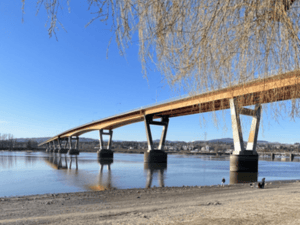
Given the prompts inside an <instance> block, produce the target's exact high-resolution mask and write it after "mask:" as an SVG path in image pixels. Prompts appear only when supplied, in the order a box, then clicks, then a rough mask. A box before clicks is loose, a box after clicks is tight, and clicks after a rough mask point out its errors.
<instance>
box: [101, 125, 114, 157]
mask: <svg viewBox="0 0 300 225" xmlns="http://www.w3.org/2000/svg"><path fill="white" fill-rule="evenodd" d="M103 135H108V136H109V139H108V142H107V147H106V148H104V142H103ZM112 135H113V131H112V130H108V132H104V130H103V129H101V130H99V150H98V151H97V156H98V158H102V159H103V158H108V159H109V158H113V157H114V153H113V151H112V150H111V143H112Z"/></svg>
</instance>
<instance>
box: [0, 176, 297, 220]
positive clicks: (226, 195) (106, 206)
mask: <svg viewBox="0 0 300 225" xmlns="http://www.w3.org/2000/svg"><path fill="white" fill-rule="evenodd" d="M299 189H300V180H286V181H272V182H266V186H265V189H257V188H251V187H250V184H249V183H244V184H233V185H225V186H224V187H221V186H220V185H213V186H193V187H191V186H183V187H155V188H148V189H139V188H137V189H116V190H106V191H91V192H75V193H62V194H44V195H30V196H21V197H20V196H18V197H7V198H0V208H1V210H0V224H15V223H21V224H24V223H25V224H42V223H47V224H83V223H84V224H117V223H118V224H148V223H152V224H199V223H201V224H239V223H242V224H265V223H271V224H287V223H292V224H296V223H298V222H300V215H298V208H299V207H300V201H299V200H300V195H299V193H300V191H299Z"/></svg>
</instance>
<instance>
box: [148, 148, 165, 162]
mask: <svg viewBox="0 0 300 225" xmlns="http://www.w3.org/2000/svg"><path fill="white" fill-rule="evenodd" d="M167 159H168V156H167V153H165V152H164V151H162V150H150V151H147V152H145V153H144V163H167Z"/></svg>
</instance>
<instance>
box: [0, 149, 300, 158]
mask: <svg viewBox="0 0 300 225" xmlns="http://www.w3.org/2000/svg"><path fill="white" fill-rule="evenodd" d="M0 151H7V152H30V153H32V152H45V149H13V150H9V149H0ZM112 151H113V152H114V153H125V154H144V152H146V151H147V150H144V149H140V150H135V149H133V150H127V149H113V150H112ZM79 152H80V153H97V151H93V150H79ZM165 152H166V153H167V154H170V155H192V156H193V155H204V156H205V155H207V156H230V155H231V153H225V152H224V153H220V152H219V153H215V152H186V151H181V152H173V151H166V150H165ZM271 154H276V155H280V156H286V157H288V156H289V155H290V154H293V155H294V156H297V157H299V156H300V153H299V152H263V153H262V152H258V155H259V157H264V156H271Z"/></svg>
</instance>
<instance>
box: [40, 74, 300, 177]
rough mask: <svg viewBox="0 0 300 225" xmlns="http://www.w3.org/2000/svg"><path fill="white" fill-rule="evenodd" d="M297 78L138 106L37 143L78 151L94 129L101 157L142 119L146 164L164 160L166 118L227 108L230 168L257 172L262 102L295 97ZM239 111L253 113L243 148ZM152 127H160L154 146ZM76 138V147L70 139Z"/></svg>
mask: <svg viewBox="0 0 300 225" xmlns="http://www.w3.org/2000/svg"><path fill="white" fill-rule="evenodd" d="M299 76H300V71H291V72H287V73H283V74H280V75H276V76H271V77H267V78H264V79H256V80H253V81H251V82H247V83H244V84H239V85H235V86H231V87H227V88H222V89H219V90H215V91H210V92H206V93H201V94H196V95H193V96H189V97H185V98H180V99H175V100H171V101H166V102H163V103H160V104H155V105H151V106H148V107H142V108H139V109H136V110H132V111H129V112H125V113H122V114H118V115H114V116H111V117H107V118H104V119H101V120H97V121H94V122H91V123H87V124H84V125H81V126H78V127H75V128H73V129H70V130H67V131H65V132H62V133H60V134H58V135H56V136H54V137H52V138H50V139H49V140H47V141H45V142H43V143H41V144H39V146H42V145H47V150H46V151H48V152H58V153H67V152H68V153H69V154H79V150H78V144H79V136H80V135H82V134H84V133H87V132H90V131H95V130H98V131H99V143H100V147H99V151H98V156H99V157H100V158H112V157H113V152H112V150H111V142H112V135H113V130H114V129H116V128H119V127H122V126H126V125H129V124H132V123H136V122H142V121H144V123H145V129H146V136H147V142H148V151H147V152H145V154H144V161H145V162H146V163H147V162H155V163H157V162H162V163H165V162H166V161H167V154H166V153H165V152H164V151H163V147H164V143H165V140H166V135H167V130H168V124H169V119H170V118H173V117H178V116H185V115H191V114H196V113H205V112H211V111H218V110H224V109H229V108H230V110H231V119H232V130H233V140H234V151H233V153H232V155H231V156H230V171H247V172H251V171H253V172H257V171H258V155H257V153H256V143H257V136H258V131H259V123H260V117H261V104H264V103H270V102H277V101H283V100H289V99H296V98H299V97H300V92H299V90H300V89H299V87H300V79H299ZM250 105H255V109H249V108H245V106H250ZM240 115H247V116H251V117H253V119H252V124H251V128H250V129H251V130H250V134H249V138H248V142H247V147H246V148H245V147H244V141H243V135H242V129H241V124H240ZM157 119H158V120H157ZM150 125H158V126H163V130H162V134H161V139H160V142H159V146H158V149H154V146H153V141H152V134H151V129H150ZM103 135H108V136H109V140H108V144H107V146H104V142H103ZM74 140H75V145H74V143H73V142H74Z"/></svg>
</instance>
